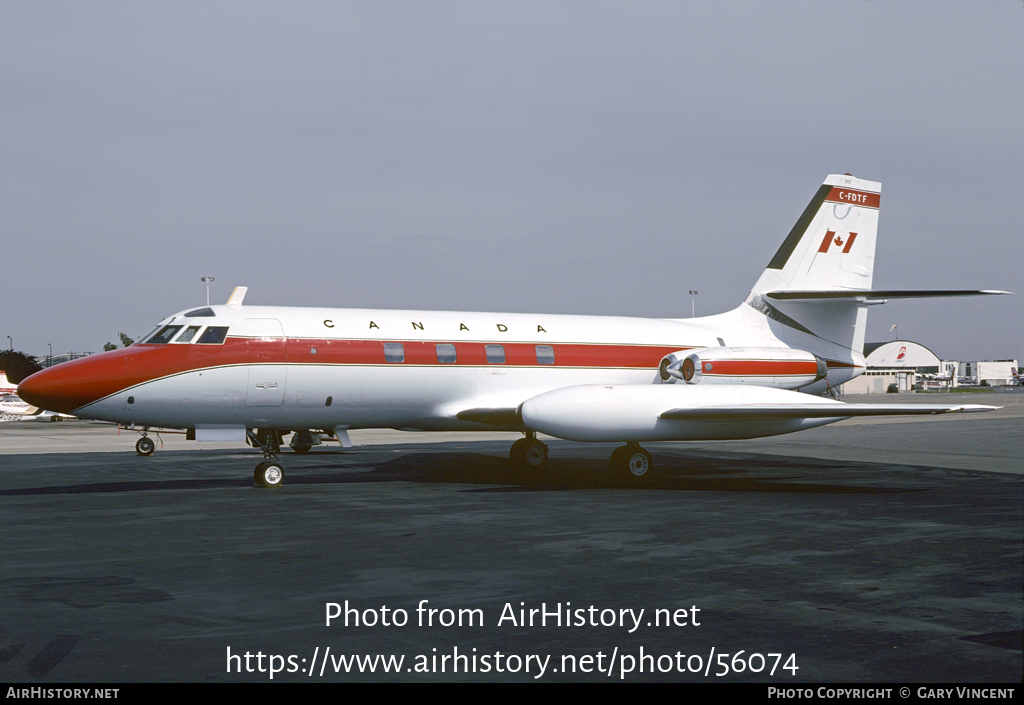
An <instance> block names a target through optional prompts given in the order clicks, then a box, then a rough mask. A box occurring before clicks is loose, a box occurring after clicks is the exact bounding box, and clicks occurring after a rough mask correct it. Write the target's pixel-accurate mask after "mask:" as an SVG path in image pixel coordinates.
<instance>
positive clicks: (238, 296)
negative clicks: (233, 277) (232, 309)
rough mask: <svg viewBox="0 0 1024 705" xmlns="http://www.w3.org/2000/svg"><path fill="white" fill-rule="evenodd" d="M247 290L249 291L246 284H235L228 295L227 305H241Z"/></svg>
mask: <svg viewBox="0 0 1024 705" xmlns="http://www.w3.org/2000/svg"><path fill="white" fill-rule="evenodd" d="M247 291H249V287H247V286H236V287H235V290H234V291H232V292H231V296H229V297H228V306H241V305H242V299H244V298H245V292H247Z"/></svg>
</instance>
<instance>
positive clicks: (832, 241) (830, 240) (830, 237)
mask: <svg viewBox="0 0 1024 705" xmlns="http://www.w3.org/2000/svg"><path fill="white" fill-rule="evenodd" d="M856 239H857V233H848V234H847V236H846V240H843V238H842V237H841V236H839V235H836V231H835V230H828V231H826V232H825V239H824V240H822V241H821V247H819V248H818V253H819V254H824V253H826V252H828V251H829V249H831V247H832V246H833V245H835V246H836V247H841V248H843V254H844V255H845V254H846V253H847V252H849V251H850V248H851V247H853V241H854V240H856Z"/></svg>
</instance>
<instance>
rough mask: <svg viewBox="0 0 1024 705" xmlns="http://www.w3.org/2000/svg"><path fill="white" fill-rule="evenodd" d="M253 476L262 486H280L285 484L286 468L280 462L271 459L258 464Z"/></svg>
mask: <svg viewBox="0 0 1024 705" xmlns="http://www.w3.org/2000/svg"><path fill="white" fill-rule="evenodd" d="M253 477H254V479H255V480H256V484H257V485H259V486H260V487H280V486H281V485H283V484H284V468H283V467H281V464H280V463H278V462H276V461H274V460H270V461H268V462H265V463H260V464H259V465H257V466H256V470H255V471H254V472H253Z"/></svg>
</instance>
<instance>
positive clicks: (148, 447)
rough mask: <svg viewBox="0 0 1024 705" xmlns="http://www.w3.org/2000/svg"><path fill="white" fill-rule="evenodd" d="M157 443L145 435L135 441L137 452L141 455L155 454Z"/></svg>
mask: <svg viewBox="0 0 1024 705" xmlns="http://www.w3.org/2000/svg"><path fill="white" fill-rule="evenodd" d="M154 450H156V443H154V442H153V439H152V438H150V437H149V436H143V437H142V438H140V439H139V440H138V441H137V442H136V443H135V452H136V453H138V454H139V455H153V451H154Z"/></svg>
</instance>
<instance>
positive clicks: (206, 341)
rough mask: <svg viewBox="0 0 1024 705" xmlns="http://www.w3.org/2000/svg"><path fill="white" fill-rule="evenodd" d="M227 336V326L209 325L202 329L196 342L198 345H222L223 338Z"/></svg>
mask: <svg viewBox="0 0 1024 705" xmlns="http://www.w3.org/2000/svg"><path fill="white" fill-rule="evenodd" d="M227 337H228V327H227V326H210V327H209V328H207V329H206V330H204V331H203V334H202V335H201V336H199V340H197V341H196V342H197V343H199V344H200V345H223V344H224V339H225V338H227Z"/></svg>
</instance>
